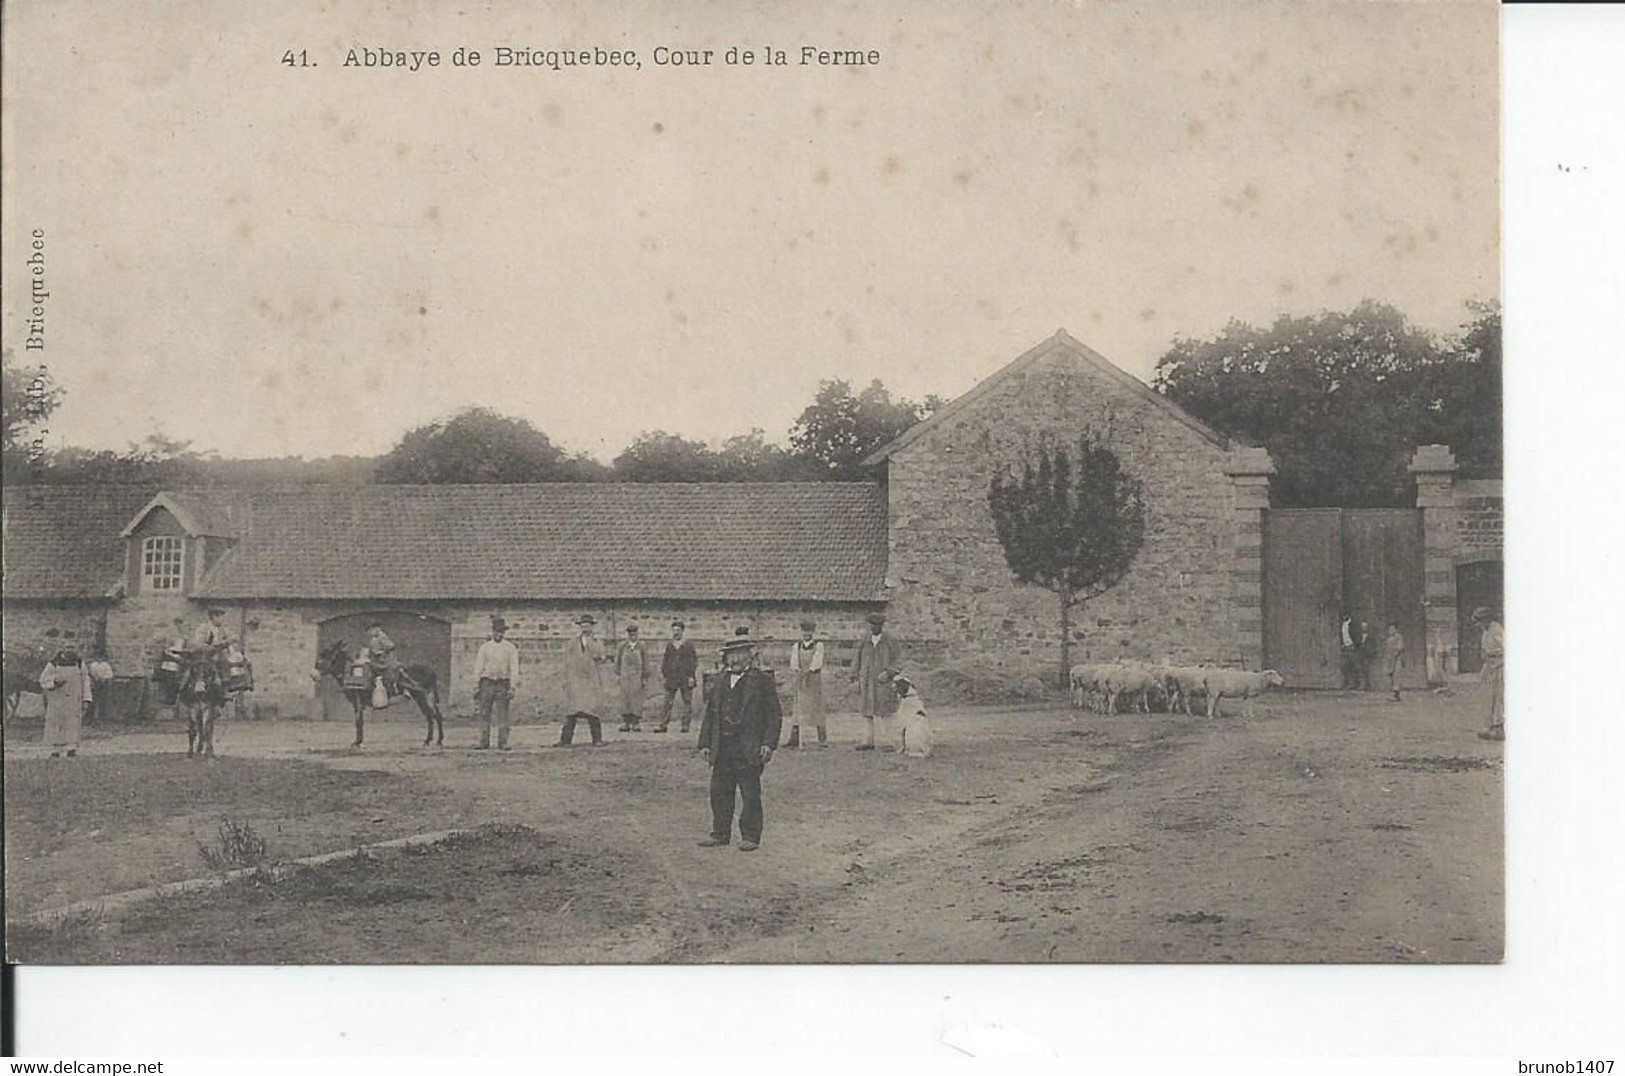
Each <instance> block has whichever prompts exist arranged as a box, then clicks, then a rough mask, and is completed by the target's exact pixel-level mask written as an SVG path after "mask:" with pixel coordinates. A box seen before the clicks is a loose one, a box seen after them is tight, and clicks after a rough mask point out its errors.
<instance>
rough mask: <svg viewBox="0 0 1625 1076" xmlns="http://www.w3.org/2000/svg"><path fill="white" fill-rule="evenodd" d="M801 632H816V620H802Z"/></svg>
mask: <svg viewBox="0 0 1625 1076" xmlns="http://www.w3.org/2000/svg"><path fill="white" fill-rule="evenodd" d="M801 630H802V631H817V630H818V622H817V621H816V620H803V621H802V622H801Z"/></svg>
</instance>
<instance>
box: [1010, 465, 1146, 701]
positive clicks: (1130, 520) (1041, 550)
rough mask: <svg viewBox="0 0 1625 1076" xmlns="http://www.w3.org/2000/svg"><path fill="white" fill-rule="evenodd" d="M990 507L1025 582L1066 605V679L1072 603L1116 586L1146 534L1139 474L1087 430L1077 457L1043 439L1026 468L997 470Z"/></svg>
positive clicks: (1063, 658)
mask: <svg viewBox="0 0 1625 1076" xmlns="http://www.w3.org/2000/svg"><path fill="white" fill-rule="evenodd" d="M987 503H988V508H989V510H990V511H991V512H992V515H993V527H994V530H995V531H997V533H998V536H999V544H1000V545H1002V546H1003V547H1004V560H1005V563H1006V564H1008V565H1009V566H1010V571H1011V572H1013V573H1014V574H1015V577H1016V581H1017V582H1019V583H1021V584H1023V585H1025V586H1041V587H1043V588H1045V589H1046V590H1048V591H1050V592H1051V593H1052V594H1054V595H1055V596H1056V599H1057V600H1058V602H1059V604H1060V613H1061V686H1062V687H1065V686H1066V684H1067V678H1068V676H1069V675H1070V671H1071V668H1072V610H1073V608H1074V607H1075V606H1078V605H1081V604H1083V603H1084V602H1086V601H1088V600H1089V599H1091V598H1094V597H1097V596H1099V595H1101V594H1104V593H1105V592H1106V591H1108V590H1110V589H1111V588H1112V587H1114V586H1116V585H1117V584H1118V582H1120V581H1121V580H1122V578H1123V576H1125V575H1126V574H1128V570H1129V566H1130V565H1131V564H1133V562H1134V558H1135V556H1136V555H1137V554H1138V553H1139V551H1140V544H1141V542H1142V541H1143V540H1144V538H1145V505H1144V502H1143V500H1142V499H1141V490H1140V483H1139V480H1138V479H1136V478H1134V477H1133V476H1132V475H1130V474H1128V473H1127V472H1125V471H1124V470H1123V465H1122V463H1121V462H1120V461H1119V460H1118V458H1117V456H1116V454H1114V453H1113V452H1112V451H1111V449H1109V448H1107V447H1106V446H1105V444H1104V443H1103V442H1101V441H1097V440H1095V439H1093V438H1091V437H1090V436H1088V435H1087V434H1086V435H1084V436H1082V437H1080V438H1079V439H1078V445H1077V458H1076V459H1074V458H1073V457H1072V456H1071V455H1070V454H1068V452H1067V451H1066V450H1065V449H1064V448H1060V447H1056V448H1051V447H1050V446H1049V445H1047V444H1040V445H1038V446H1037V448H1036V449H1031V450H1029V451H1028V452H1027V453H1026V454H1025V455H1024V457H1023V459H1022V461H1021V473H1020V474H1019V475H1016V474H1014V473H1000V472H994V474H993V478H992V481H991V482H990V483H989V484H988V491H987Z"/></svg>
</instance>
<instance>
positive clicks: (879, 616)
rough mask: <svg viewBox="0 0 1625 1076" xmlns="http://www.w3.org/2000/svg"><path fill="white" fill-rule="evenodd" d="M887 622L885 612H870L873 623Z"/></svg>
mask: <svg viewBox="0 0 1625 1076" xmlns="http://www.w3.org/2000/svg"><path fill="white" fill-rule="evenodd" d="M885 622H886V614H885V613H870V614H869V623H871V624H884V623H885Z"/></svg>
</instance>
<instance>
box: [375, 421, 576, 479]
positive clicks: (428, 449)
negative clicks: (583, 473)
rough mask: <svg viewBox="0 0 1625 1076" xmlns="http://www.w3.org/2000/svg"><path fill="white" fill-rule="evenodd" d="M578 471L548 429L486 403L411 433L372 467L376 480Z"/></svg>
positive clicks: (547, 476) (554, 474) (557, 474)
mask: <svg viewBox="0 0 1625 1076" xmlns="http://www.w3.org/2000/svg"><path fill="white" fill-rule="evenodd" d="M578 470H579V468H578V467H577V466H575V461H572V460H569V459H567V458H566V456H565V453H564V450H563V449H561V448H559V447H558V446H557V445H555V444H554V443H553V442H552V441H551V440H549V439H548V436H547V434H545V433H543V432H542V431H541V430H538V429H537V428H536V427H534V426H532V425H531V424H530V423H528V422H526V421H524V420H523V419H517V418H508V417H507V416H506V415H500V414H498V413H496V412H495V411H492V410H489V409H487V408H483V407H475V408H470V409H468V410H466V411H462V412H460V413H458V414H457V415H456V416H455V417H453V418H452V419H450V420H449V421H447V422H444V423H439V422H436V423H430V424H428V425H426V426H419V427H417V428H416V429H414V430H410V431H408V432H407V434H406V436H404V437H402V438H401V440H400V443H399V444H397V445H396V446H395V447H394V448H393V449H391V450H390V451H389V453H388V454H387V455H385V456H383V457H381V458H380V459H379V461H378V466H377V468H376V469H375V470H374V472H373V479H374V481H377V482H389V483H450V482H480V483H483V482H550V481H559V480H561V479H565V478H569V477H573V476H574V475H575V473H576V472H577V471H578Z"/></svg>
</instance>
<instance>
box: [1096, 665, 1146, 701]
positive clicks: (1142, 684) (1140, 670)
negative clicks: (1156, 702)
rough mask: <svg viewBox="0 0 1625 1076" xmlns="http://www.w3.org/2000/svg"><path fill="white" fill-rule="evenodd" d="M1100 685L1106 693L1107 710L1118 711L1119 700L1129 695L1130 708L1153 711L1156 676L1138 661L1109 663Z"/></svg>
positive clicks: (1103, 672)
mask: <svg viewBox="0 0 1625 1076" xmlns="http://www.w3.org/2000/svg"><path fill="white" fill-rule="evenodd" d="M1100 687H1101V690H1102V691H1103V692H1105V695H1106V712H1107V713H1109V714H1111V713H1116V712H1117V700H1118V699H1120V698H1122V697H1123V696H1125V695H1126V696H1128V700H1129V706H1130V709H1138V710H1139V711H1140V712H1141V713H1146V714H1148V713H1150V712H1151V699H1150V696H1151V692H1152V691H1153V690H1155V689H1156V687H1157V682H1156V677H1155V676H1154V675H1152V673H1151V670H1150V669H1148V668H1147V667H1146V666H1144V665H1141V664H1139V663H1137V662H1120V663H1117V664H1113V665H1108V666H1106V668H1105V669H1104V670H1103V671H1102V676H1101V678H1100ZM1136 703H1137V704H1138V705H1137V706H1136Z"/></svg>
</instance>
